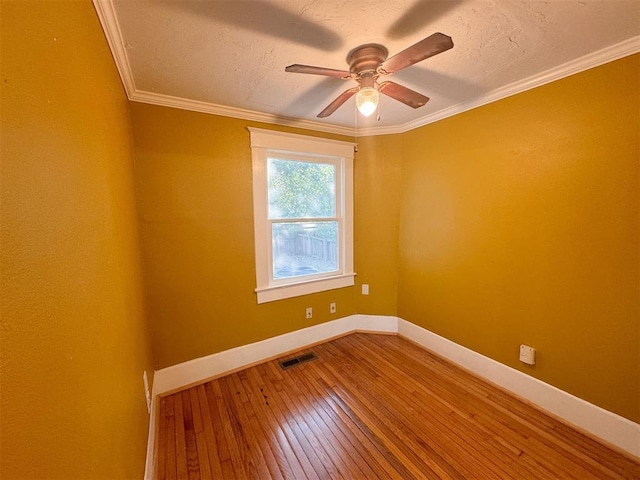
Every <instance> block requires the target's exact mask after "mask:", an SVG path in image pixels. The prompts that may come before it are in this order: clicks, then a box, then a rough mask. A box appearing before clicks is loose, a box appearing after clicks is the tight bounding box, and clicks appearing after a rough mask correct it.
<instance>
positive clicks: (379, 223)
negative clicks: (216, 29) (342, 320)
mask: <svg viewBox="0 0 640 480" xmlns="http://www.w3.org/2000/svg"><path fill="white" fill-rule="evenodd" d="M357 142H358V153H357V155H356V162H355V175H354V184H355V185H354V196H355V200H354V201H355V220H354V235H355V271H356V272H357V274H358V275H357V276H356V292H355V293H356V302H357V303H356V310H357V312H358V313H361V314H371V315H393V316H396V315H397V314H398V308H397V304H398V228H399V224H398V218H399V213H400V198H401V195H400V178H401V167H402V162H401V159H402V136H401V135H384V136H378V137H365V138H359V139H358V140H357ZM363 283H366V284H368V285H369V295H367V296H365V295H362V294H361V292H362V290H361V285H362V284H363Z"/></svg>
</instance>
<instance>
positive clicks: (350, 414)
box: [156, 334, 640, 480]
mask: <svg viewBox="0 0 640 480" xmlns="http://www.w3.org/2000/svg"><path fill="white" fill-rule="evenodd" d="M311 350H313V351H314V352H315V353H316V354H317V355H318V357H319V358H318V359H317V360H313V361H311V362H308V363H304V364H301V365H297V366H295V367H292V368H290V369H287V370H282V369H281V368H280V366H279V365H278V362H277V361H271V362H267V363H264V364H262V365H258V366H255V367H252V368H248V369H246V370H243V371H240V372H238V373H234V374H231V375H227V376H225V377H222V378H218V379H216V380H213V381H210V382H208V383H206V384H204V385H199V386H197V387H193V388H190V389H188V390H185V391H182V392H179V393H175V394H173V395H169V396H166V397H163V398H161V399H160V412H159V438H158V441H157V442H156V444H157V458H158V464H157V466H156V476H157V478H159V479H161V480H164V479H173V478H179V479H204V480H206V479H270V478H273V479H340V478H344V479H361V478H362V479H375V478H380V479H412V478H416V479H425V478H426V479H441V478H442V479H472V478H473V479H476V478H477V479H502V478H513V479H558V478H575V479H592V478H636V479H640V463H638V462H634V461H633V460H631V459H629V458H627V457H625V456H623V455H621V454H619V453H616V452H614V451H612V450H610V449H608V448H606V447H605V446H603V445H601V444H599V443H598V442H596V441H594V440H592V439H590V438H588V437H586V436H584V435H582V434H580V433H578V432H577V431H575V430H572V429H571V428H569V427H567V426H566V425H564V424H562V423H560V422H558V421H556V420H554V419H552V418H550V417H548V416H547V415H545V414H543V413H542V412H540V411H538V410H536V409H535V408H533V407H531V406H529V405H526V404H524V403H522V402H520V401H518V400H516V399H514V398H513V397H511V396H509V395H508V394H506V393H504V392H502V391H501V390H499V389H497V388H495V387H493V386H491V385H489V384H487V383H484V382H483V381H482V380H480V379H478V378H476V377H474V376H472V375H470V374H468V373H466V372H464V371H462V370H460V369H458V368H456V367H455V366H453V365H451V364H449V363H447V362H445V361H443V360H442V359H440V358H438V357H436V356H434V355H432V354H430V353H429V352H427V351H425V350H423V349H421V348H419V347H417V346H415V345H413V344H412V343H410V342H408V341H406V340H404V339H402V338H399V337H396V336H387V335H367V334H352V335H349V336H346V337H342V338H339V339H337V340H333V341H331V342H328V343H325V344H322V345H318V346H316V347H313V348H312V349H311Z"/></svg>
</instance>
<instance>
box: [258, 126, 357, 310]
mask: <svg viewBox="0 0 640 480" xmlns="http://www.w3.org/2000/svg"><path fill="white" fill-rule="evenodd" d="M248 130H249V132H250V134H251V159H252V166H253V219H254V221H253V225H254V233H255V255H256V256H255V261H256V283H257V287H256V289H255V292H256V294H257V301H258V303H266V302H272V301H275V300H281V299H285V298H291V297H297V296H300V295H308V294H311V293H316V292H322V291H325V290H331V289H334V288H343V287H349V286H352V285H354V277H355V275H356V274H355V273H354V271H353V152H354V147H355V145H356V144H355V143H350V142H342V141H339V140H330V139H325V138H317V137H308V136H306V135H297V134H293V133H285V132H277V131H273V130H264V129H261V128H253V127H248ZM274 152H283V153H287V154H290V155H304V156H308V155H313V156H325V157H331V158H332V159H336V160H338V163H339V164H342V172H341V175H340V177H341V179H342V182H341V183H342V184H341V185H339V186H338V187H339V188H340V189H341V190H342V199H343V201H342V206H340V205H336V208H342V209H343V210H342V221H343V237H342V238H341V239H339V244H340V255H339V256H340V259H341V264H340V265H339V267H338V271H339V273H338V274H337V275H332V276H323V277H321V278H315V279H314V278H306V279H304V280H299V279H298V280H294V281H292V282H289V283H282V280H279V281H277V282H273V281H271V275H270V272H269V265H270V261H269V260H270V258H271V255H270V251H271V234H270V232H269V228H268V225H269V222H268V221H267V218H268V205H267V179H266V172H267V168H266V162H267V156H268V154H269V153H274Z"/></svg>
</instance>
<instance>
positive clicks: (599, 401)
mask: <svg viewBox="0 0 640 480" xmlns="http://www.w3.org/2000/svg"><path fill="white" fill-rule="evenodd" d="M639 63H640V56H639V55H635V56H633V57H628V58H625V59H622V60H619V61H616V62H613V63H610V64H607V65H604V66H601V67H599V68H595V69H592V70H589V71H586V72H583V73H580V74H578V75H575V76H572V77H569V78H566V79H563V80H561V81H558V82H554V83H552V84H549V85H546V86H543V87H540V88H537V89H534V90H531V91H528V92H525V93H522V94H520V95H517V96H514V97H510V98H508V99H505V100H502V101H499V102H496V103H493V104H490V105H487V106H484V107H482V108H478V109H475V110H472V111H469V112H466V113H464V114H461V115H458V116H455V117H452V118H449V119H446V120H443V121H440V122H437V123H435V124H432V125H428V126H425V127H423V128H420V129H418V130H414V131H412V132H409V133H407V134H405V135H404V145H403V152H404V153H403V158H402V161H403V171H402V192H403V197H402V207H401V216H400V280H399V304H398V311H399V315H400V316H401V317H402V318H405V319H406V320H409V321H411V322H414V323H416V324H418V325H421V326H423V327H425V328H428V329H429V330H432V331H434V332H436V333H438V334H440V335H443V336H445V337H446V338H449V339H451V340H453V341H454V342H457V343H460V344H462V345H464V346H466V347H469V348H471V349H472V350H475V351H477V352H480V353H482V354H485V355H487V356H489V357H491V358H494V359H496V360H498V361H500V362H502V363H504V364H507V365H509V366H511V367H514V368H517V369H519V370H523V371H525V372H527V373H529V374H531V375H533V376H535V377H537V378H540V379H541V380H543V381H545V382H548V383H550V384H552V385H555V386H557V387H559V388H561V389H563V390H565V391H568V392H570V393H573V394H575V395H577V396H579V397H581V398H584V399H586V400H588V401H590V402H592V403H595V404H596V405H599V406H601V407H603V408H605V409H607V410H610V411H613V412H615V413H618V414H620V415H623V416H625V417H627V418H629V419H631V420H634V421H636V422H638V421H640V308H639V303H640V273H639V268H640V256H639V248H640V247H639V245H640V232H639V228H640V227H639V220H640V197H639V188H638V187H639V181H640V172H639V165H640V153H639V145H638V143H639V141H640V130H639V125H640V118H639V117H640V115H639V113H640V98H639V88H638V85H640V74H639V72H640V65H639ZM520 343H525V344H528V345H531V346H533V347H535V348H536V349H537V351H538V363H537V365H535V366H534V367H528V366H525V365H524V364H522V363H520V362H519V361H518V346H519V344H520Z"/></svg>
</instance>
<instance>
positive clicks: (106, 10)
mask: <svg viewBox="0 0 640 480" xmlns="http://www.w3.org/2000/svg"><path fill="white" fill-rule="evenodd" d="M93 4H94V6H95V8H96V12H97V13H98V18H99V19H100V23H101V24H102V29H103V30H104V33H105V36H106V38H107V42H108V44H109V48H110V49H111V53H112V55H113V59H114V61H115V63H116V67H117V69H118V72H119V74H120V78H121V80H122V84H123V85H124V89H125V92H126V94H127V97H128V98H129V100H131V101H134V102H141V103H149V104H152V105H160V106H164V107H172V108H180V109H183V110H190V111H194V112H201V113H208V114H211V115H221V116H224V117H232V118H238V119H242V120H250V121H254V122H261V123H269V124H274V125H283V126H288V127H295V128H301V129H305V130H314V131H319V132H326V133H334V134H338V135H345V136H350V137H353V136H358V137H364V136H376V135H390V134H396V133H405V132H408V131H410V130H415V129H416V128H419V127H423V126H425V125H428V124H430V123H434V122H437V121H439V120H443V119H445V118H448V117H452V116H454V115H457V114H459V113H462V112H466V111H467V110H472V109H474V108H477V107H481V106H483V105H486V104H488V103H492V102H495V101H498V100H502V99H503V98H506V97H510V96H512V95H517V94H518V93H522V92H526V91H527V90H531V89H533V88H536V87H539V86H542V85H545V84H547V83H551V82H554V81H556V80H560V79H562V78H565V77H568V76H571V75H574V74H576V73H580V72H583V71H585V70H588V69H590V68H594V67H597V66H599V65H603V64H605V63H608V62H612V61H614V60H618V59H620V58H623V57H626V56H629V55H633V54H635V53H638V52H640V36H635V37H632V38H629V39H627V40H624V41H622V42H620V43H618V44H616V45H612V46H610V47H606V48H603V49H602V50H598V51H597V52H593V53H589V54H587V55H584V56H583V57H580V58H577V59H575V60H571V61H569V62H567V63H564V64H562V65H559V66H557V67H554V68H550V69H549V70H546V71H544V72H542V73H539V74H536V75H533V76H531V77H528V78H525V79H524V80H519V81H517V82H513V83H511V84H509V85H506V86H504V87H501V88H498V89H496V90H493V91H491V92H489V93H487V94H485V95H482V96H481V97H478V98H476V99H473V100H471V101H469V102H463V103H459V104H458V105H454V106H452V107H449V108H445V109H443V110H439V111H437V112H434V113H432V114H430V115H426V116H424V117H420V118H418V119H416V120H413V121H411V122H407V123H405V124H402V125H397V126H390V127H370V128H357V129H356V128H354V127H347V126H342V125H330V124H326V123H321V122H316V121H310V120H302V119H296V118H291V117H285V116H281V115H274V114H270V113H263V112H257V111H253V110H246V109H242V108H236V107H228V106H225V105H217V104H214V103H208V102H203V101H200V100H191V99H187V98H181V97H174V96H171V95H164V94H160V93H154V92H148V91H142V90H138V89H137V88H136V86H135V82H134V79H133V74H132V72H131V67H130V65H129V59H128V57H127V51H126V48H125V46H124V41H123V38H122V34H121V31H120V27H119V25H118V20H117V17H116V13H115V10H114V7H113V2H112V0H93Z"/></svg>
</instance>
